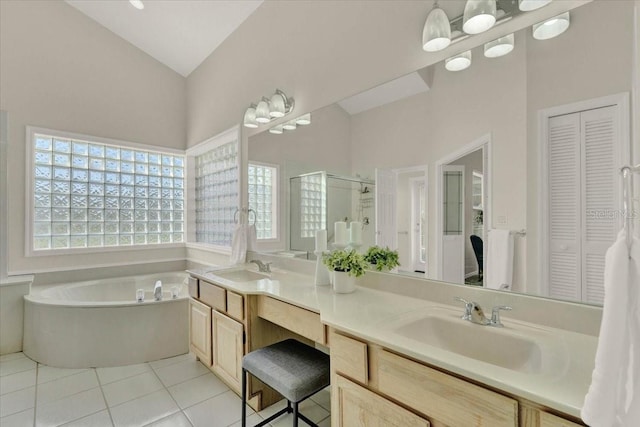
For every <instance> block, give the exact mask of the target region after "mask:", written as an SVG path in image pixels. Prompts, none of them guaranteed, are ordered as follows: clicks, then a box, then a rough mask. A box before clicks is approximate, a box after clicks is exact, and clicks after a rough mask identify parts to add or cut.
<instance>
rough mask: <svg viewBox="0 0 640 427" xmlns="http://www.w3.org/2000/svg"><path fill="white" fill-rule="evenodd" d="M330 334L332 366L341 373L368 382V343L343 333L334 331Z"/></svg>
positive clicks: (360, 381) (364, 382) (363, 382)
mask: <svg viewBox="0 0 640 427" xmlns="http://www.w3.org/2000/svg"><path fill="white" fill-rule="evenodd" d="M330 336H331V344H332V345H331V368H332V369H333V370H334V371H336V372H337V373H339V374H343V375H345V376H347V377H349V378H351V379H354V380H356V381H358V382H359V383H362V384H366V383H367V381H368V380H369V364H368V361H367V344H366V343H363V342H362V341H358V340H356V339H353V338H350V337H347V336H344V335H342V334H336V333H332V334H331V335H330Z"/></svg>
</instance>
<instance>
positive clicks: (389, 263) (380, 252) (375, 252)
mask: <svg viewBox="0 0 640 427" xmlns="http://www.w3.org/2000/svg"><path fill="white" fill-rule="evenodd" d="M364 259H365V261H367V262H368V263H369V264H371V265H373V266H375V269H376V270H377V271H385V270H387V271H389V270H393V269H394V268H396V267H398V266H400V262H399V261H398V251H392V250H391V249H389V248H388V247H386V248H381V247H380V246H371V247H370V248H369V249H368V250H367V253H366V254H365V255H364Z"/></svg>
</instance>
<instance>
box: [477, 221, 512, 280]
mask: <svg viewBox="0 0 640 427" xmlns="http://www.w3.org/2000/svg"><path fill="white" fill-rule="evenodd" d="M488 240H489V241H488V244H487V259H486V261H485V265H484V272H485V273H484V286H485V287H487V288H490V289H511V281H512V280H513V236H512V235H511V232H510V231H509V230H496V229H493V230H491V231H489V239H488Z"/></svg>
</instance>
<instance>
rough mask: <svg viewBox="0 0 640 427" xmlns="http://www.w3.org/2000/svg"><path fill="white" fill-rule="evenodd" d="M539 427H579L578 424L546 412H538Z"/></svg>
mask: <svg viewBox="0 0 640 427" xmlns="http://www.w3.org/2000/svg"><path fill="white" fill-rule="evenodd" d="M540 427H580V424H576V423H573V422H571V421H569V420H565V419H563V418H560V417H556V416H555V415H551V414H548V413H546V412H540Z"/></svg>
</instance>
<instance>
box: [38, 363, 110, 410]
mask: <svg viewBox="0 0 640 427" xmlns="http://www.w3.org/2000/svg"><path fill="white" fill-rule="evenodd" d="M98 386H99V384H98V378H97V377H96V373H95V372H94V371H93V369H90V370H87V371H84V372H80V373H79V374H75V375H69V376H66V377H62V378H58V379H57V380H53V381H48V382H46V383H44V384H38V393H37V397H38V407H40V406H41V405H46V404H48V403H51V402H55V401H56V400H60V399H64V398H65V397H69V396H71V395H74V394H77V393H80V392H82V391H87V390H91V389H92V388H96V387H98Z"/></svg>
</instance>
